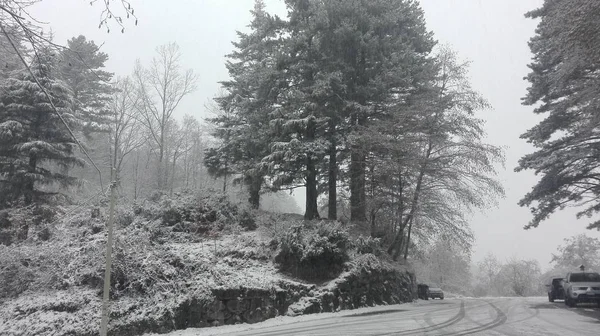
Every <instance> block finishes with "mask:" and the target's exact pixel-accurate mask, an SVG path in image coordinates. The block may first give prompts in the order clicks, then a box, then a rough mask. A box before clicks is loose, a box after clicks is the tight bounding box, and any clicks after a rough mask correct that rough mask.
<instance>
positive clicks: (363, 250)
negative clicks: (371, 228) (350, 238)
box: [353, 236, 383, 256]
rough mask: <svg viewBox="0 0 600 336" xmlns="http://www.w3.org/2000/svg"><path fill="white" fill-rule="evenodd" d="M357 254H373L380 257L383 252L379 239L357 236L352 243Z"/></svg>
mask: <svg viewBox="0 0 600 336" xmlns="http://www.w3.org/2000/svg"><path fill="white" fill-rule="evenodd" d="M353 245H354V247H355V248H356V252H357V253H358V254H367V253H370V254H373V255H376V256H380V255H381V254H382V253H383V251H382V248H381V238H373V237H371V236H367V237H364V236H359V237H358V238H356V239H355V240H354V242H353Z"/></svg>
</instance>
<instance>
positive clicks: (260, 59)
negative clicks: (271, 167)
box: [205, 0, 282, 208]
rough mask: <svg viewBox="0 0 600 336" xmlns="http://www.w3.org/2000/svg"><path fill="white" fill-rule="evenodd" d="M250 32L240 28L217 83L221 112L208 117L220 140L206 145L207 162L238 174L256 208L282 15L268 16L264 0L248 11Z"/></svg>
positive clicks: (276, 73) (224, 173) (221, 173)
mask: <svg viewBox="0 0 600 336" xmlns="http://www.w3.org/2000/svg"><path fill="white" fill-rule="evenodd" d="M251 13H252V17H253V18H252V21H251V23H250V25H249V28H250V32H249V33H243V32H238V37H239V40H238V41H237V42H234V43H233V45H234V47H235V50H234V51H233V52H232V53H231V54H229V55H228V62H227V64H226V67H227V69H228V71H229V75H230V77H231V79H230V80H228V81H224V82H221V85H222V87H223V89H224V90H225V94H224V95H223V96H222V97H218V98H217V99H216V101H217V104H218V106H219V108H220V109H221V111H222V113H221V114H220V115H219V116H217V117H215V118H212V119H210V121H211V122H212V123H213V124H214V125H215V126H216V130H215V132H214V134H213V135H214V136H215V137H216V138H218V139H220V140H221V142H222V143H221V145H220V146H219V147H216V148H211V149H208V151H207V152H206V157H205V164H206V165H207V167H209V168H210V170H209V171H210V172H212V173H213V174H214V175H215V176H223V177H226V176H227V175H229V174H231V173H234V172H236V173H239V174H240V175H241V176H242V181H243V183H245V184H246V186H247V188H248V192H249V198H248V199H249V201H250V204H251V205H252V207H254V208H258V207H259V203H260V191H261V188H262V187H263V184H264V178H265V174H266V168H265V166H264V165H263V164H262V159H263V157H265V156H266V155H268V154H269V145H270V141H271V140H270V138H269V132H268V129H269V122H270V113H271V112H272V106H273V104H274V102H275V98H276V97H277V95H278V94H279V92H278V88H279V84H278V81H279V73H280V72H279V70H278V68H277V67H278V64H277V52H278V51H277V48H278V47H279V44H278V43H279V42H278V37H279V30H280V28H281V24H282V22H281V20H279V18H278V17H276V16H271V15H269V14H268V13H267V12H266V10H265V4H264V2H263V1H262V0H257V1H255V5H254V9H253V10H252V11H251Z"/></svg>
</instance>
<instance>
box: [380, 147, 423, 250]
mask: <svg viewBox="0 0 600 336" xmlns="http://www.w3.org/2000/svg"><path fill="white" fill-rule="evenodd" d="M432 146H433V144H432V143H431V141H430V142H429V144H428V145H427V152H426V153H425V161H423V163H422V164H421V170H420V171H419V177H418V178H417V185H416V186H415V192H414V194H413V198H412V201H411V204H410V211H409V213H408V214H407V215H406V218H404V222H403V223H402V230H401V231H399V232H398V233H397V234H396V237H395V239H394V242H395V243H397V242H398V241H399V239H398V235H399V234H404V228H405V227H406V226H407V225H408V223H410V221H412V219H413V217H414V215H415V212H416V210H417V205H418V204H419V195H420V193H421V185H422V184H423V176H424V175H425V168H426V167H427V161H426V160H427V159H429V156H431V150H432ZM392 252H393V259H394V260H397V259H398V257H399V256H400V253H402V245H397V244H394V243H392V245H390V248H389V249H388V253H390V254H392Z"/></svg>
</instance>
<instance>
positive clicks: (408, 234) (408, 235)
mask: <svg viewBox="0 0 600 336" xmlns="http://www.w3.org/2000/svg"><path fill="white" fill-rule="evenodd" d="M414 221H415V220H414V219H413V220H412V221H410V223H408V233H407V234H406V244H405V245H406V247H405V249H404V260H406V259H408V245H409V244H410V233H411V231H412V226H413V223H414Z"/></svg>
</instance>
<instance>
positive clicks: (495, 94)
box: [33, 0, 600, 269]
mask: <svg viewBox="0 0 600 336" xmlns="http://www.w3.org/2000/svg"><path fill="white" fill-rule="evenodd" d="M130 2H131V4H132V6H133V7H134V8H135V13H136V15H137V16H138V18H139V24H138V26H134V25H133V22H132V21H128V22H125V27H126V29H125V33H124V34H121V33H120V29H117V28H116V27H115V28H114V29H113V30H112V31H111V33H109V34H107V33H106V31H105V30H103V29H102V30H100V29H98V22H99V16H100V10H101V8H100V5H99V4H95V5H94V6H90V4H89V1H85V0H44V1H43V2H42V3H41V4H39V5H36V8H35V9H34V11H33V14H34V17H37V18H39V19H41V20H42V21H46V22H48V23H49V24H50V25H49V26H50V27H51V28H52V30H53V32H54V36H55V42H57V43H64V42H65V41H66V40H67V39H68V38H70V37H73V36H76V35H79V34H83V35H85V36H86V37H87V38H88V39H91V40H94V41H95V42H96V43H97V44H103V46H102V51H104V52H106V53H108V54H109V57H110V60H109V61H108V63H107V66H108V70H109V71H113V72H115V73H116V74H117V75H127V74H129V73H131V71H132V69H133V65H134V62H135V60H136V59H138V58H139V59H140V60H141V61H142V63H147V62H149V61H150V59H151V58H152V56H153V55H154V49H155V48H156V46H158V45H161V44H165V43H168V42H171V41H176V42H177V43H178V44H179V45H180V47H181V50H182V52H183V59H182V61H183V64H184V67H185V68H192V69H194V70H195V71H196V72H197V73H198V74H199V82H198V90H197V91H196V92H195V93H194V94H193V95H191V96H189V97H187V98H186V99H184V101H182V103H181V105H180V108H179V111H178V116H182V115H183V114H191V115H194V116H196V117H198V118H204V117H207V116H209V115H208V114H207V113H206V110H205V104H206V103H207V102H209V101H210V100H211V98H212V97H214V96H215V95H216V94H217V93H218V91H219V85H218V83H217V82H218V81H219V80H224V79H227V71H226V69H225V66H224V55H225V54H227V53H229V52H230V51H231V50H232V45H231V41H233V40H235V39H236V33H235V31H236V30H245V29H246V28H245V27H246V25H247V24H248V22H249V20H250V13H249V10H250V9H251V8H252V6H253V0H170V1H164V0H163V1H159V0H131V1H130ZM542 2H543V1H542V0H421V5H422V8H423V9H424V11H425V14H426V15H425V16H426V20H427V24H428V28H429V29H430V30H432V31H433V32H434V33H435V37H436V39H437V40H438V41H439V42H440V43H446V44H449V45H450V46H451V47H452V48H453V49H455V50H456V51H457V52H458V54H459V56H460V57H461V58H463V59H468V60H470V61H472V64H471V78H472V84H473V87H474V88H475V89H477V90H478V91H479V92H480V93H482V95H483V96H484V97H485V98H487V99H488V100H489V102H490V103H491V105H492V106H493V110H489V111H484V112H482V113H481V114H480V116H481V118H483V119H485V120H486V121H487V126H486V130H487V133H488V138H487V141H488V142H489V143H491V144H494V145H498V146H503V147H504V148H505V150H506V167H505V168H502V167H500V175H499V178H500V180H501V181H502V182H503V184H504V186H505V188H506V198H505V199H502V200H500V201H499V204H498V207H496V208H494V209H490V210H488V211H486V212H485V213H477V214H475V215H474V216H473V218H472V221H471V225H472V228H473V230H474V232H475V236H476V244H475V248H474V254H473V260H474V261H478V260H480V259H482V258H483V257H484V256H485V254H486V253H488V252H491V253H493V254H495V255H496V256H498V257H499V258H500V259H501V260H507V259H508V258H510V257H513V256H514V257H518V258H528V259H529V258H532V259H537V260H539V261H540V264H541V266H542V269H546V268H548V267H549V264H548V263H549V261H550V258H551V253H553V252H555V250H556V247H557V246H558V245H559V244H561V243H562V242H563V239H564V238H568V237H571V236H573V235H576V234H579V233H587V234H588V235H590V236H593V237H600V234H599V233H598V232H597V231H589V230H586V229H585V226H586V223H587V221H586V220H576V218H575V216H574V213H575V211H573V210H570V211H563V212H561V213H557V214H555V215H554V216H552V217H551V218H550V219H549V220H547V221H546V222H543V223H542V224H541V225H540V227H539V228H536V229H531V230H529V231H525V230H523V226H524V225H526V224H527V222H528V221H529V219H530V218H531V216H530V214H529V210H528V209H525V208H520V207H519V206H518V205H517V202H518V201H519V199H520V198H521V197H522V196H523V195H524V194H525V193H526V192H528V191H529V190H530V188H531V187H532V186H533V184H534V183H535V181H536V177H535V176H534V175H533V174H532V173H531V172H525V173H514V172H513V169H514V168H515V167H516V165H517V161H518V159H519V158H520V157H521V156H523V155H524V154H527V153H529V152H531V151H532V147H531V146H530V145H528V144H527V143H525V141H523V140H521V139H519V135H520V134H522V133H523V132H524V131H526V130H527V129H528V128H530V127H532V126H533V125H535V123H536V122H537V121H538V120H540V117H539V116H535V115H534V114H533V113H532V110H533V108H532V107H527V106H522V105H521V104H520V98H521V97H523V96H524V95H525V93H526V87H527V85H528V83H527V82H526V81H524V80H523V77H524V76H525V75H526V74H527V72H528V69H527V66H526V65H527V64H528V63H529V62H530V59H531V54H530V53H529V48H528V46H527V41H528V40H529V38H530V37H531V36H532V35H533V32H534V29H535V26H536V22H535V21H533V20H531V19H525V18H524V16H523V14H524V13H525V12H527V11H528V10H531V9H534V8H537V7H539V6H540V5H541V4H542ZM266 3H267V9H268V10H269V12H271V13H276V14H279V15H280V16H283V17H285V7H284V5H283V3H282V1H280V0H266ZM298 194H299V195H301V193H298ZM300 198H301V196H298V199H299V203H300V206H301V207H303V203H304V201H303V199H300Z"/></svg>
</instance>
